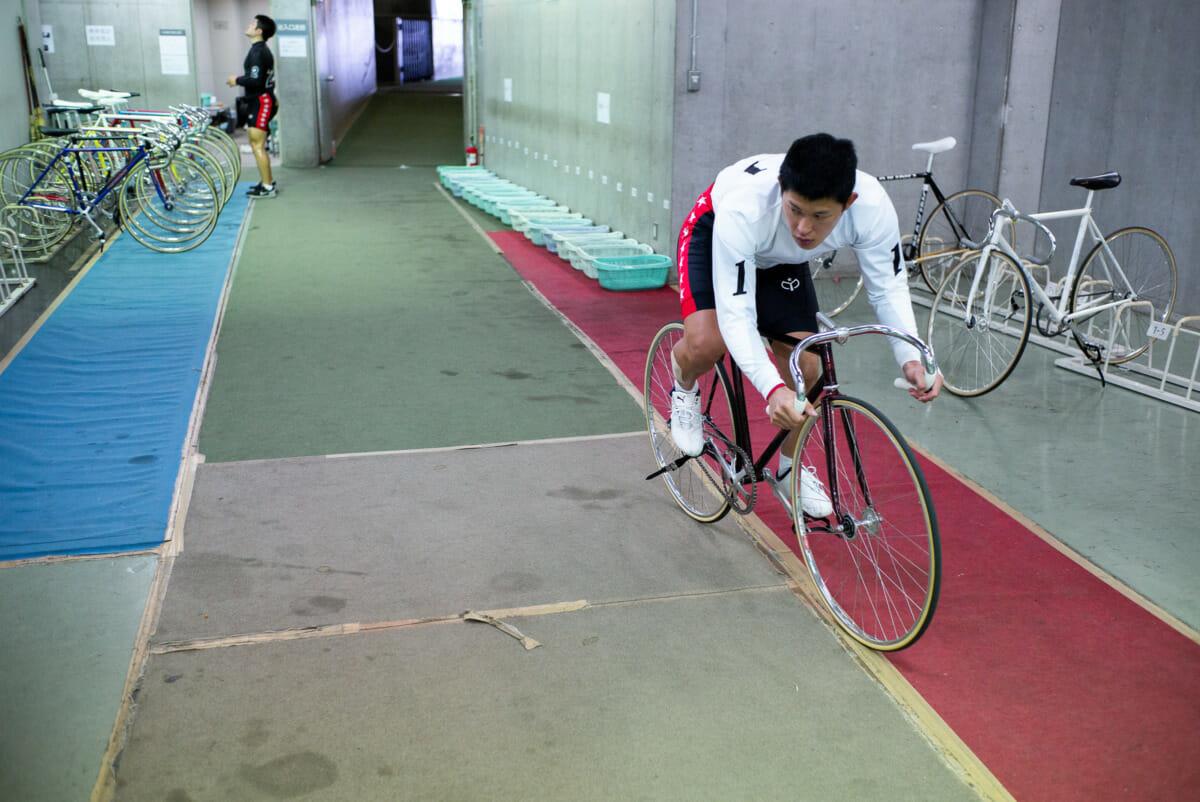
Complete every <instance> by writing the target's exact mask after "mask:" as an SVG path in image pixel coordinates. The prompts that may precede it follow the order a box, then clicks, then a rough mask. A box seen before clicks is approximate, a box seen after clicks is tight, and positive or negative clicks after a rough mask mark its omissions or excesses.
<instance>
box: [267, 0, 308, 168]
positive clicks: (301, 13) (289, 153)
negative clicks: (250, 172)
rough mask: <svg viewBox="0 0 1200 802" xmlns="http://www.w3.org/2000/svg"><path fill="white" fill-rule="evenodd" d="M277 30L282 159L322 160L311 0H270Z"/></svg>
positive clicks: (297, 163)
mask: <svg viewBox="0 0 1200 802" xmlns="http://www.w3.org/2000/svg"><path fill="white" fill-rule="evenodd" d="M271 17H272V18H273V19H274V20H275V24H276V25H277V26H278V30H277V31H276V32H275V38H274V39H272V40H271V41H270V43H269V44H270V46H271V51H272V52H273V53H274V54H275V81H276V84H277V87H278V88H277V90H276V93H277V94H278V95H279V117H278V120H279V160H280V163H281V164H282V165H283V166H284V167H316V166H317V165H318V164H320V163H321V142H320V135H319V127H318V126H319V116H318V114H319V104H318V98H317V91H318V89H317V83H316V36H315V33H316V32H315V31H314V30H313V21H312V15H311V13H310V2H309V0H271Z"/></svg>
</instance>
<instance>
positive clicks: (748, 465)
mask: <svg viewBox="0 0 1200 802" xmlns="http://www.w3.org/2000/svg"><path fill="white" fill-rule="evenodd" d="M717 443H720V444H721V445H722V446H723V447H724V448H725V449H727V452H726V454H724V455H718V457H719V459H718V462H720V463H721V465H722V467H721V479H722V481H721V483H720V484H718V483H717V481H716V479H715V478H714V477H713V476H711V475H710V472H709V471H707V470H705V471H702V473H703V474H704V475H705V476H706V477H708V480H709V481H710V482H712V484H713V487H715V488H716V489H717V491H718V492H720V493H723V494H724V495H725V496H727V497H728V498H729V505H730V508H731V509H732V510H733V511H734V512H736V513H737V514H738V515H746V514H747V513H749V512H750V511H751V510H752V509H754V505H755V504H756V503H757V501H758V482H757V481H755V478H756V477H754V476H753V473H754V462H753V460H751V459H750V456H749V455H748V454H746V452H745V451H744V450H743V449H742V448H741V447H740V446H738V445H736V444H734V443H731V442H729V441H728V440H727V439H725V437H724V436H722V435H721V434H719V433H717V434H716V435H715V436H714V437H713V438H712V439H710V440H709V442H708V444H707V445H706V448H707V447H712V448H713V449H714V450H715V449H716V444H717ZM726 456H732V458H733V459H732V460H731V461H732V462H733V464H734V466H735V467H737V466H742V471H743V478H742V482H741V483H735V482H734V479H733V477H732V476H727V475H725V468H724V461H725V457H726ZM747 479H749V489H748V490H747V487H746V480H747ZM739 490H740V491H741V492H739Z"/></svg>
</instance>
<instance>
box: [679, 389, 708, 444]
mask: <svg viewBox="0 0 1200 802" xmlns="http://www.w3.org/2000/svg"><path fill="white" fill-rule="evenodd" d="M671 439H672V440H673V441H675V445H676V446H678V447H679V450H680V451H682V452H683V453H684V454H687V455H688V456H689V457H698V456H700V452H701V451H703V450H704V420H703V416H702V415H701V414H700V392H699V389H698V388H697V390H696V391H695V392H691V393H689V392H685V391H684V390H680V389H679V388H678V387H676V388H674V389H673V390H671Z"/></svg>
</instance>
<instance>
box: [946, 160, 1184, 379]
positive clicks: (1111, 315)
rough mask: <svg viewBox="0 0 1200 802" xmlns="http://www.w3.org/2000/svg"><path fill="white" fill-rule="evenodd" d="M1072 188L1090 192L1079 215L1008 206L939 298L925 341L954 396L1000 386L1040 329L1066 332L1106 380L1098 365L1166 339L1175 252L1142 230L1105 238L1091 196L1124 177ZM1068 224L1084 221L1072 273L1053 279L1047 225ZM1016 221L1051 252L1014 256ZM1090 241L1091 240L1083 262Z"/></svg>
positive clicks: (1098, 178)
mask: <svg viewBox="0 0 1200 802" xmlns="http://www.w3.org/2000/svg"><path fill="white" fill-rule="evenodd" d="M1070 183H1071V186H1077V187H1081V188H1083V189H1085V190H1087V199H1086V200H1085V201H1084V204H1083V206H1082V207H1080V208H1078V209H1064V210H1061V211H1051V212H1040V213H1037V214H1022V213H1021V212H1018V211H1017V210H1016V209H1015V208H1014V207H1013V205H1012V203H1011V202H1010V201H1008V200H1005V201H1004V203H1003V205H1002V206H1001V208H999V209H997V210H996V212H995V214H994V215H993V222H992V226H991V228H990V230H989V231H988V234H987V236H986V237H985V238H984V240H983V241H981V242H979V243H976V248H977V250H975V251H974V252H973V253H970V254H968V255H967V256H965V257H963V258H962V259H960V260H959V262H958V264H957V265H955V267H954V268H953V269H952V270H951V271H950V273H949V274H948V275H947V277H946V280H945V282H944V283H943V284H942V286H941V287H940V288H939V290H938V292H937V295H936V296H934V299H933V306H932V307H931V308H930V311H929V324H928V329H927V332H926V339H927V340H928V342H929V344H930V346H932V347H933V348H935V349H936V350H937V353H938V354H940V355H941V361H942V371H943V374H944V376H945V386H946V387H947V388H948V389H949V390H950V392H952V393H954V394H956V395H962V396H978V395H983V394H984V393H986V392H989V391H990V390H994V389H995V388H996V387H998V386H999V385H1000V383H1001V382H1003V381H1004V380H1005V379H1006V378H1008V376H1009V375H1010V374H1011V373H1012V372H1013V369H1014V368H1016V366H1017V362H1018V360H1020V358H1021V354H1022V353H1023V352H1024V350H1025V345H1026V343H1028V342H1029V337H1030V329H1031V328H1032V327H1033V326H1035V325H1036V326H1037V329H1038V331H1039V332H1040V333H1041V334H1042V335H1043V336H1046V337H1058V336H1060V335H1063V334H1065V333H1066V332H1067V331H1070V333H1071V336H1072V337H1073V338H1074V340H1075V343H1076V345H1078V346H1079V349H1080V350H1081V351H1082V352H1083V355H1084V357H1085V358H1086V359H1088V360H1089V361H1091V362H1092V364H1094V365H1096V367H1097V370H1098V371H1099V372H1100V378H1101V381H1103V379H1104V373H1103V370H1102V369H1101V366H1102V365H1105V364H1121V363H1123V362H1128V361H1130V360H1131V359H1135V358H1137V357H1138V356H1140V355H1141V354H1143V353H1144V352H1145V351H1146V350H1147V349H1148V348H1149V347H1150V343H1151V342H1152V340H1154V339H1161V338H1165V337H1167V336H1169V334H1170V329H1169V328H1168V326H1167V320H1168V319H1169V317H1170V315H1171V311H1172V309H1173V308H1174V306H1175V292H1176V279H1177V277H1176V270H1175V257H1174V255H1173V254H1172V253H1171V249H1170V247H1168V245H1167V243H1166V241H1165V240H1164V239H1163V238H1162V237H1161V236H1159V235H1158V234H1156V233H1155V232H1154V231H1152V230H1150V229H1148V228H1143V227H1140V226H1135V227H1131V228H1123V229H1120V230H1119V231H1115V232H1113V233H1111V234H1109V235H1107V236H1105V235H1103V234H1102V233H1101V230H1100V228H1099V226H1097V224H1096V221H1095V219H1094V217H1093V216H1092V199H1093V197H1094V196H1095V194H1096V193H1097V192H1099V191H1101V190H1105V189H1112V188H1113V187H1116V186H1117V185H1119V184H1120V183H1121V176H1120V175H1119V174H1117V173H1104V174H1101V175H1095V176H1088V177H1085V178H1072V179H1071V182H1070ZM1071 219H1078V220H1079V224H1078V227H1077V230H1076V234H1075V244H1074V248H1073V249H1072V251H1071V258H1070V261H1069V262H1068V263H1067V269H1066V274H1065V275H1064V276H1063V277H1062V278H1061V279H1058V280H1057V281H1051V280H1050V279H1049V269H1048V267H1047V266H1048V265H1049V263H1050V259H1051V257H1052V256H1053V255H1054V251H1055V247H1056V243H1055V238H1054V234H1053V233H1051V231H1050V229H1049V228H1047V227H1046V225H1045V223H1046V222H1047V221H1053V220H1071ZM1018 222H1025V223H1029V224H1032V225H1033V226H1034V228H1035V237H1034V242H1035V245H1036V244H1037V243H1046V244H1047V245H1048V251H1047V252H1046V253H1044V254H1042V255H1036V254H1030V255H1026V256H1023V257H1022V256H1020V255H1018V254H1017V252H1016V250H1015V249H1014V248H1013V245H1012V242H1011V241H1010V239H1009V237H1008V236H1007V233H1008V232H1010V231H1011V230H1012V229H1013V227H1014V226H1015V225H1016V223H1018ZM1085 239H1087V240H1089V241H1090V242H1092V243H1094V244H1093V245H1092V249H1091V251H1089V252H1088V254H1087V256H1086V257H1084V258H1083V259H1082V261H1081V260H1080V254H1081V253H1082V252H1083V245H1084V241H1085ZM1043 247H1045V246H1043ZM1037 267H1041V268H1044V269H1045V274H1046V276H1047V280H1046V286H1045V287H1043V286H1042V283H1041V282H1039V281H1037V280H1036V279H1035V278H1034V277H1033V275H1032V273H1031V270H1032V269H1034V268H1037ZM1034 304H1036V307H1035V306H1034Z"/></svg>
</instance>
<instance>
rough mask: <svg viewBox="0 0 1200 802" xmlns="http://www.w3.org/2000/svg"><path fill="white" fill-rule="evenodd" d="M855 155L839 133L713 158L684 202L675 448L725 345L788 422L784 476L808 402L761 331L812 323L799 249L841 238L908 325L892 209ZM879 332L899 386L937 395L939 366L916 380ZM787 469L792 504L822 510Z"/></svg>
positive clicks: (886, 304)
mask: <svg viewBox="0 0 1200 802" xmlns="http://www.w3.org/2000/svg"><path fill="white" fill-rule="evenodd" d="M857 163H858V160H857V156H856V154H855V152H854V144H853V143H852V142H850V140H848V139H835V138H834V137H832V136H830V135H829V134H813V135H811V136H806V137H803V138H801V139H797V140H796V141H795V142H794V143H792V146H791V148H790V149H789V150H788V152H787V154H772V155H760V156H751V157H749V158H746V159H742V160H741V161H739V162H737V163H736V164H733V165H731V166H729V167H727V168H725V169H724V170H722V171H721V172H720V173H719V174H718V175H717V180H716V181H715V182H714V183H713V185H712V186H711V187H710V188H709V189H708V190H707V191H706V192H705V193H704V194H703V195H701V196H700V198H699V199H698V200H697V201H696V205H695V206H694V207H693V209H692V211H691V214H689V215H688V218H687V220H686V221H685V222H684V225H683V228H682V229H681V230H680V233H679V250H678V254H677V261H678V267H679V291H680V302H681V304H682V307H683V316H684V320H683V328H684V335H683V339H682V340H680V341H679V343H677V344H676V346H675V349H674V351H673V352H672V363H673V367H674V368H675V388H674V391H673V392H672V394H671V402H672V403H671V435H672V438H673V439H674V441H675V443H676V445H678V446H679V448H680V450H682V451H684V452H685V453H688V454H691V455H693V456H695V455H698V454H699V453H700V452H701V451H702V450H703V447H704V442H703V431H702V421H701V419H700V396H699V387H698V385H697V380H698V379H699V377H700V376H702V375H703V374H705V373H707V372H708V371H709V370H711V369H712V367H713V366H714V365H715V364H716V362H717V360H718V359H720V358H721V356H723V355H724V354H725V351H726V349H727V348H728V351H729V353H730V354H731V355H732V356H733V359H734V360H735V361H736V362H737V364H738V366H739V367H740V368H741V369H742V372H743V373H745V375H746V377H747V378H748V379H749V380H750V382H751V383H752V384H753V385H754V387H755V388H756V389H757V390H758V392H759V393H761V394H762V396H763V398H765V399H766V400H767V414H768V416H769V417H770V419H771V423H773V424H774V425H776V426H778V427H780V428H783V429H792V430H793V435H792V437H791V438H789V439H788V440H787V441H785V443H784V447H783V449H781V452H780V453H781V457H780V465H779V476H780V478H783V477H785V476H786V475H787V472H788V471H789V470H790V469H791V457H790V456H789V455H790V454H791V451H792V448H793V446H794V437H795V431H796V429H797V427H799V425H800V424H801V423H803V421H804V417H805V416H806V415H814V414H816V411H815V410H814V409H813V407H812V405H811V404H809V403H808V402H807V401H803V400H801V401H800V402H799V404H798V403H797V397H796V393H795V388H794V386H793V381H792V377H791V373H790V371H789V370H788V368H787V362H788V358H789V356H790V354H791V350H792V346H791V345H788V344H786V343H783V342H779V341H777V340H774V339H772V337H773V336H777V335H788V336H791V337H795V338H797V339H800V338H803V337H805V336H807V335H808V334H811V333H813V332H815V331H816V329H817V321H816V313H817V311H818V310H817V298H816V292H815V290H814V289H813V284H812V277H811V275H810V274H809V271H808V260H809V259H813V258H815V257H817V256H820V255H821V254H823V253H827V252H829V251H833V250H836V249H839V248H846V247H849V248H852V249H853V250H854V253H855V255H856V256H857V257H858V263H859V267H860V269H861V271H862V276H863V284H864V286H865V287H866V289H867V299H868V300H869V301H870V303H871V306H872V307H874V309H875V315H876V317H877V318H878V319H879V322H880V323H883V324H885V325H888V326H893V327H895V328H898V329H901V330H903V331H906V332H909V333H911V334H914V335H915V334H916V333H917V324H916V318H915V317H914V315H913V311H912V301H911V299H910V298H909V294H908V279H907V271H906V269H905V266H904V263H903V261H902V259H901V257H900V227H899V223H898V221H897V217H896V210H895V208H894V207H893V206H892V202H891V199H890V198H888V196H887V193H886V192H884V190H883V187H882V186H880V184H879V182H878V181H877V180H876V179H875V178H874V177H872V176H870V175H868V174H867V173H864V172H862V171H860V170H858V169H857ZM762 337H766V338H767V339H768V341H769V342H770V347H771V354H768V353H767V350H766V349H765V348H764V347H763V344H762ZM889 341H890V342H891V344H892V350H893V353H894V355H895V357H896V361H897V362H898V363H899V364H900V367H901V370H902V371H903V373H904V377H905V379H907V380H908V383H909V384H910V385H911V389H910V390H909V392H910V394H911V395H912V396H913V397H914V398H916V399H918V400H920V401H923V402H928V401H931V400H933V399H934V398H935V397H937V395H938V393H939V392H940V390H941V387H942V377H941V376H940V375H939V376H937V377H936V378H935V380H934V382H933V386H931V387H926V386H925V385H926V382H925V371H924V368H923V367H922V366H921V361H920V355H919V353H918V351H917V349H915V348H913V347H912V346H911V345H909V344H907V343H904V342H901V341H899V340H896V339H890V340H889ZM772 357H773V358H772ZM801 372H802V373H803V374H804V379H805V382H806V383H807V384H808V385H809V386H811V385H812V383H813V382H814V381H816V379H817V378H818V374H819V372H820V364H819V361H818V359H817V357H816V355H815V354H811V353H810V354H805V355H804V357H803V358H802V360H801ZM799 478H800V480H801V482H802V483H803V484H804V487H803V491H804V492H802V494H801V496H802V498H803V499H804V511H805V512H806V513H807V514H809V515H811V516H814V517H824V516H825V515H828V514H829V510H832V504H831V503H830V502H829V498H828V496H827V495H826V494H825V492H824V490H823V488H821V486H820V482H819V480H818V479H817V478H816V476H815V474H814V473H813V472H812V471H811V470H808V469H806V470H803V471H801V473H800V474H799Z"/></svg>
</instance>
